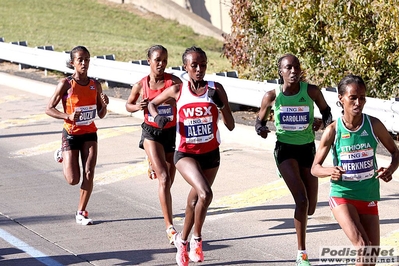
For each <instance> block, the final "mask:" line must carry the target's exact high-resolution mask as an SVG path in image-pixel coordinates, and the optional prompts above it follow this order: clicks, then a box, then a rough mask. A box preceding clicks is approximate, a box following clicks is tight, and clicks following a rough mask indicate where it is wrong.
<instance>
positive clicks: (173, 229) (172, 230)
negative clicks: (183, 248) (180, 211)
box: [166, 225, 177, 245]
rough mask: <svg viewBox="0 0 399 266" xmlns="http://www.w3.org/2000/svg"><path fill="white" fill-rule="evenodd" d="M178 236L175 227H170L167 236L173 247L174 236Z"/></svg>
mask: <svg viewBox="0 0 399 266" xmlns="http://www.w3.org/2000/svg"><path fill="white" fill-rule="evenodd" d="M175 234H177V231H176V229H175V227H174V226H173V225H171V226H169V228H168V229H166V235H167V236H168V239H169V243H170V244H171V245H173V236H174V235H175Z"/></svg>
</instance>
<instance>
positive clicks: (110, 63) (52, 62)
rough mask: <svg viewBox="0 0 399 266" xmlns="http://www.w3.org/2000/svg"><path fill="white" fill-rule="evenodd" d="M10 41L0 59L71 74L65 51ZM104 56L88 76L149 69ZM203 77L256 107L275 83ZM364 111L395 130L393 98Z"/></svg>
mask: <svg viewBox="0 0 399 266" xmlns="http://www.w3.org/2000/svg"><path fill="white" fill-rule="evenodd" d="M14 43H15V44H12V43H5V42H1V41H0V61H1V60H5V61H9V62H13V63H18V64H20V65H29V66H32V67H36V68H42V69H48V70H55V71H59V72H63V73H65V74H67V73H73V70H72V69H70V68H68V67H67V66H66V62H67V60H69V54H68V53H66V52H57V51H52V50H46V49H38V48H30V47H27V46H24V45H23V44H22V45H18V44H17V42H14ZM104 59H105V58H104V57H102V58H96V57H93V58H91V61H90V68H89V72H88V75H89V76H90V77H93V78H97V79H101V80H105V81H113V82H118V83H124V84H128V85H132V84H134V83H136V82H137V81H139V80H140V79H141V78H142V77H144V76H145V75H148V73H149V72H150V70H149V66H147V65H145V64H141V63H137V62H139V61H136V62H134V63H132V62H133V61H131V62H120V61H115V60H104ZM166 71H167V72H168V73H171V74H174V75H176V76H178V77H180V78H181V79H182V80H188V76H187V73H186V72H185V71H183V69H182V68H181V67H174V68H168V69H167V70H166ZM204 79H205V80H213V81H216V82H219V83H221V84H222V85H223V87H224V88H225V90H226V92H227V94H228V97H229V102H231V103H235V104H239V105H245V106H251V107H259V106H260V104H261V101H262V97H263V96H264V94H265V93H266V92H267V91H270V90H273V89H275V88H277V86H279V85H278V84H277V83H276V81H274V80H273V82H258V81H252V80H244V79H238V78H234V77H228V76H227V74H226V75H220V74H216V73H215V74H206V75H205V78H204ZM322 93H323V95H324V97H325V99H326V101H327V103H328V105H329V106H330V107H331V109H332V114H333V118H334V119H336V118H337V117H338V116H340V115H341V108H340V107H338V106H337V105H336V102H337V100H338V96H337V92H336V89H335V88H325V89H322ZM364 112H365V113H367V114H369V115H372V116H375V117H377V118H378V119H380V120H381V122H382V123H383V124H384V125H385V127H386V128H387V129H388V131H390V132H391V133H393V134H396V133H398V132H399V123H395V121H399V102H398V101H396V100H395V99H391V100H382V99H376V98H370V97H367V103H366V105H365V107H364ZM315 116H316V117H321V114H320V112H319V111H318V109H317V108H315Z"/></svg>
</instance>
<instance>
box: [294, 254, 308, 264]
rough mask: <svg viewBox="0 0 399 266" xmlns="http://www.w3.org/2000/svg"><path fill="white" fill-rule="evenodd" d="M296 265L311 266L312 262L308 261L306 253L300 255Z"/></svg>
mask: <svg viewBox="0 0 399 266" xmlns="http://www.w3.org/2000/svg"><path fill="white" fill-rule="evenodd" d="M296 265H297V266H310V262H309V259H308V254H306V253H299V255H298V257H297V259H296Z"/></svg>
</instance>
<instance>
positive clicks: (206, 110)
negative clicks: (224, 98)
mask: <svg viewBox="0 0 399 266" xmlns="http://www.w3.org/2000/svg"><path fill="white" fill-rule="evenodd" d="M214 86H215V85H214V82H213V81H208V84H207V87H206V91H205V92H204V94H202V95H195V94H194V93H192V91H191V90H190V83H189V82H183V84H182V85H181V89H180V96H179V98H178V100H177V124H176V150H178V151H181V152H185V153H191V154H203V153H207V152H210V151H213V150H215V149H216V148H217V147H219V145H220V134H219V129H218V121H219V110H218V108H217V107H216V104H215V103H214V102H213V100H212V99H211V98H210V97H209V96H208V87H214Z"/></svg>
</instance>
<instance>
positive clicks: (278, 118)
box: [273, 82, 315, 145]
mask: <svg viewBox="0 0 399 266" xmlns="http://www.w3.org/2000/svg"><path fill="white" fill-rule="evenodd" d="M299 86H300V87H299V92H298V93H297V94H295V95H290V96H286V95H284V94H283V92H282V86H281V85H280V87H279V89H276V100H275V102H274V106H273V109H274V120H275V121H274V124H275V126H276V136H277V140H278V141H280V142H282V143H287V144H293V145H303V144H308V143H311V142H313V141H314V139H315V135H314V131H313V130H312V125H313V120H314V106H313V100H312V98H310V96H309V94H308V83H305V82H300V85H299Z"/></svg>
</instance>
